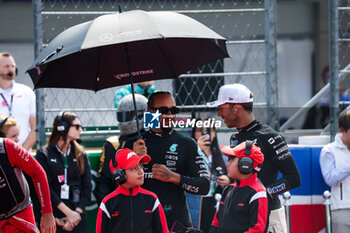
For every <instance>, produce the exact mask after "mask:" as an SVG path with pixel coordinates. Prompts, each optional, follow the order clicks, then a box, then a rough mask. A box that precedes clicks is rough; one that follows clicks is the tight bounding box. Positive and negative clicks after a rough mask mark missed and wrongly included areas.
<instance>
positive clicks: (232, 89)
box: [207, 83, 253, 108]
mask: <svg viewBox="0 0 350 233" xmlns="http://www.w3.org/2000/svg"><path fill="white" fill-rule="evenodd" d="M251 102H253V93H252V92H251V91H250V90H249V89H248V87H246V86H244V85H242V84H237V83H235V84H226V85H223V86H222V87H220V89H219V95H218V100H216V101H213V102H209V103H207V106H208V107H211V108H213V107H218V106H220V105H222V104H225V103H235V104H241V103H251Z"/></svg>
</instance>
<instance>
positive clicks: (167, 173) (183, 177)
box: [125, 92, 210, 229]
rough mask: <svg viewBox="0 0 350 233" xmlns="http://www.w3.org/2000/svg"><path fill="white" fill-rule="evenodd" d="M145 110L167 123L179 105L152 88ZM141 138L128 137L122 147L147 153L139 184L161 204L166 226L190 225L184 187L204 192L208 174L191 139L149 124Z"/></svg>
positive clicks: (140, 153)
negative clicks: (143, 179) (152, 91)
mask: <svg viewBox="0 0 350 233" xmlns="http://www.w3.org/2000/svg"><path fill="white" fill-rule="evenodd" d="M147 105H148V111H151V112H155V113H154V114H155V115H158V116H160V119H161V122H163V119H164V120H165V121H166V122H167V125H169V123H170V122H173V121H174V120H175V117H176V116H175V114H177V113H178V112H179V109H178V108H177V107H176V105H175V100H174V98H173V96H172V95H171V94H170V93H169V92H155V93H153V94H152V95H151V96H150V97H149V99H148V103H147ZM142 138H143V139H138V140H136V139H133V140H129V141H128V142H127V143H126V145H125V147H126V148H130V149H132V148H133V151H135V152H137V154H138V155H140V156H141V155H144V154H146V153H147V154H148V155H150V156H151V158H152V160H151V162H150V163H148V164H145V165H144V170H145V182H144V184H143V186H142V187H143V188H145V189H147V190H150V191H152V192H154V193H155V194H156V195H157V196H158V197H159V200H160V202H161V203H162V205H163V208H164V212H165V215H166V218H167V223H168V227H169V228H170V229H172V228H173V226H175V225H176V223H179V224H182V225H184V226H185V227H188V228H189V227H192V223H191V220H190V215H189V211H188V208H187V204H186V196H185V191H186V192H189V193H192V194H196V195H206V194H207V193H208V191H209V186H210V182H209V174H208V169H207V166H206V165H205V163H204V160H203V157H202V155H201V153H200V152H199V149H198V145H197V144H196V142H195V141H194V139H192V138H190V137H186V136H183V135H182V134H180V133H178V132H177V131H176V130H174V129H172V128H171V127H166V126H165V125H162V124H161V128H157V129H156V128H151V129H150V130H148V131H147V132H145V133H143V134H142Z"/></svg>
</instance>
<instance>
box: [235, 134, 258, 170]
mask: <svg viewBox="0 0 350 233" xmlns="http://www.w3.org/2000/svg"><path fill="white" fill-rule="evenodd" d="M252 146H253V141H249V140H247V141H246V144H245V151H244V154H245V155H248V156H249V155H250V151H251V149H252ZM253 169H254V162H253V160H252V159H251V158H249V157H243V158H240V159H239V161H238V170H239V172H240V173H242V174H245V175H246V174H249V173H251V172H252V171H253Z"/></svg>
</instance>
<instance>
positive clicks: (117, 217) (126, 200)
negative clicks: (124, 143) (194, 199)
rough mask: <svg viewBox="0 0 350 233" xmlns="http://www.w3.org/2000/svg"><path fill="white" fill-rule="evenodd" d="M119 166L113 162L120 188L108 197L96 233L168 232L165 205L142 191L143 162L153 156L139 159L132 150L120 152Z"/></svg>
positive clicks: (112, 165)
mask: <svg viewBox="0 0 350 233" xmlns="http://www.w3.org/2000/svg"><path fill="white" fill-rule="evenodd" d="M115 161H116V164H117V167H115V166H114V164H113V163H112V161H111V162H110V168H111V172H112V174H113V180H114V182H115V183H116V184H119V185H118V187H117V189H116V190H115V191H113V192H112V193H110V194H109V195H107V196H106V197H105V198H104V199H103V200H102V203H101V205H100V208H99V210H98V215H97V222H96V233H102V232H104V233H107V232H128V233H168V232H169V231H168V225H167V222H166V218H165V214H164V210H163V207H162V205H161V204H160V202H159V199H158V197H157V195H156V194H154V193H152V192H150V191H148V190H145V189H143V188H141V187H140V186H141V185H142V184H143V182H144V171H143V168H142V164H143V163H148V162H149V161H151V157H149V155H142V156H138V155H137V154H136V153H135V152H134V151H132V150H130V149H122V150H119V151H117V153H116V159H115Z"/></svg>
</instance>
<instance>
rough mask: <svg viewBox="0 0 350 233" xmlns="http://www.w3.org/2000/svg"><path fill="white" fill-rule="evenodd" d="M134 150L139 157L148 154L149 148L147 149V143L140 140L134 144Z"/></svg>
mask: <svg viewBox="0 0 350 233" xmlns="http://www.w3.org/2000/svg"><path fill="white" fill-rule="evenodd" d="M132 150H133V151H135V153H136V154H137V155H138V156H141V155H145V154H147V147H146V143H145V141H144V140H142V139H139V140H137V141H136V142H134V144H133V147H132Z"/></svg>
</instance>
